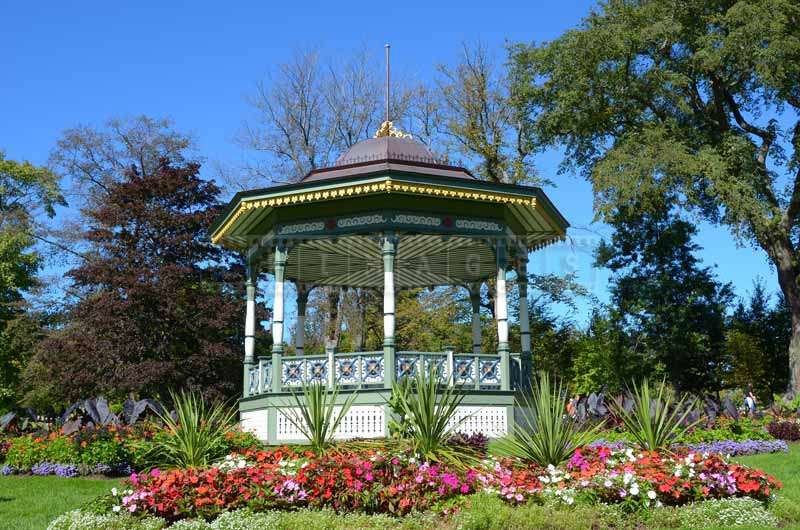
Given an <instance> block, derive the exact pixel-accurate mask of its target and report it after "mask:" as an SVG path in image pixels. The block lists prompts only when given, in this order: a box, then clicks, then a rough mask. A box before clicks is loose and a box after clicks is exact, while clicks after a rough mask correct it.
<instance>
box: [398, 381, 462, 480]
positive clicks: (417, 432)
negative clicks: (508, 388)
mask: <svg viewBox="0 0 800 530" xmlns="http://www.w3.org/2000/svg"><path fill="white" fill-rule="evenodd" d="M402 384H403V383H394V389H396V390H397V391H393V393H392V394H393V396H394V397H396V398H397V406H398V407H399V408H400V410H402V411H403V416H404V422H405V427H403V429H405V436H407V439H408V441H409V442H410V443H411V446H412V448H413V450H414V453H416V455H417V456H419V457H420V458H421V459H423V460H431V461H446V462H448V463H451V464H456V465H458V464H464V463H467V462H468V461H469V460H470V457H472V456H474V455H467V454H465V453H464V450H463V448H461V449H456V448H454V447H452V446H450V445H449V444H448V443H447V441H448V440H449V439H450V437H451V436H452V435H453V434H454V433H456V432H457V431H458V428H459V426H460V425H461V423H463V421H461V422H454V421H453V419H454V418H455V414H456V411H457V409H458V406H459V405H460V404H461V401H462V400H463V399H464V395H463V394H457V393H456V391H455V388H454V387H451V386H442V385H440V384H439V378H438V377H437V374H436V371H435V368H431V371H430V372H429V373H427V374H425V373H423V371H422V370H418V371H417V375H416V377H415V378H414V380H413V382H412V383H410V384H409V386H408V387H405V388H402V387H401V385H402ZM465 419H466V418H465Z"/></svg>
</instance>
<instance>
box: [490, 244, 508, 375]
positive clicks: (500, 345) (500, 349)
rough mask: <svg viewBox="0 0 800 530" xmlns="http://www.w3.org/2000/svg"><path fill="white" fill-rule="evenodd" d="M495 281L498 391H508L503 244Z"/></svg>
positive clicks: (504, 254) (500, 247) (499, 254)
mask: <svg viewBox="0 0 800 530" xmlns="http://www.w3.org/2000/svg"><path fill="white" fill-rule="evenodd" d="M496 248H497V281H496V282H495V284H496V285H495V308H494V314H495V318H496V319H497V353H499V354H500V381H501V382H500V389H501V390H509V389H510V387H511V374H510V373H509V370H510V368H511V363H510V362H509V361H510V359H509V351H508V299H507V297H506V268H507V258H506V249H505V245H504V242H502V241H498V243H497V247H496Z"/></svg>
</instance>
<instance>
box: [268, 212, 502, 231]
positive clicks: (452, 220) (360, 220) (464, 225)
mask: <svg viewBox="0 0 800 530" xmlns="http://www.w3.org/2000/svg"><path fill="white" fill-rule="evenodd" d="M373 227H375V228H378V227H382V228H389V229H391V228H400V229H402V228H412V229H422V230H424V229H433V230H434V231H436V232H443V233H462V234H475V233H478V234H486V235H492V234H494V235H502V234H503V233H504V230H505V227H504V225H503V224H502V223H500V222H497V221H493V220H488V219H473V218H465V217H452V216H448V215H425V214H419V213H407V212H384V213H375V214H369V215H356V216H352V215H351V216H344V217H332V218H328V219H314V220H309V221H303V222H294V223H288V224H284V225H279V226H278V228H277V232H276V233H277V235H279V236H299V235H303V236H308V235H324V234H331V233H336V232H343V233H346V232H352V231H359V230H363V229H368V228H373Z"/></svg>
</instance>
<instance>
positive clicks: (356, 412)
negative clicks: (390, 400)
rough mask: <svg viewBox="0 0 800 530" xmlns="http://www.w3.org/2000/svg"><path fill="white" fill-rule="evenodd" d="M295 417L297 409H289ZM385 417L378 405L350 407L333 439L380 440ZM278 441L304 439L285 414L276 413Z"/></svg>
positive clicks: (336, 412) (335, 411)
mask: <svg viewBox="0 0 800 530" xmlns="http://www.w3.org/2000/svg"><path fill="white" fill-rule="evenodd" d="M291 410H292V411H293V412H294V414H295V416H294V417H297V413H298V412H299V410H298V409H291ZM339 410H340V409H339V408H338V407H337V408H336V409H334V415H336V414H338V413H339ZM385 423H386V416H385V413H384V410H383V407H382V406H380V405H356V406H353V407H350V410H348V411H347V414H345V416H344V418H343V419H342V421H341V423H340V424H339V427H338V428H337V429H336V432H335V433H334V438H336V439H339V440H347V439H350V438H382V437H383V436H385ZM276 438H277V440H278V441H288V440H302V439H304V438H305V437H304V436H303V434H302V433H301V432H300V429H298V428H297V427H296V426H295V425H294V423H292V422H291V421H289V418H287V415H286V413H284V412H283V411H281V410H279V411H278V430H277V437H276Z"/></svg>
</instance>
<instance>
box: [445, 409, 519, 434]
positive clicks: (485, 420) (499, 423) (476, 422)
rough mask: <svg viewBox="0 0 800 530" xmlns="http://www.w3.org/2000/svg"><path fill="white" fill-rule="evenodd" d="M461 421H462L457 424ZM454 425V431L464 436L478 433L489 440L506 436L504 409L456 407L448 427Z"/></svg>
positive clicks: (506, 423)
mask: <svg viewBox="0 0 800 530" xmlns="http://www.w3.org/2000/svg"><path fill="white" fill-rule="evenodd" d="M462 419H463V420H464V421H462V422H461V423H460V424H458V422H459V421H461V420H462ZM456 424H458V426H457V427H455V430H456V431H458V432H463V433H464V434H474V433H476V432H480V433H483V434H485V435H486V436H488V437H490V438H499V437H501V436H505V435H506V434H508V416H507V415H506V407H468V406H462V407H458V408H457V409H456V413H455V415H454V416H453V419H452V420H450V424H449V425H450V426H451V427H452V426H454V425H456Z"/></svg>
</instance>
